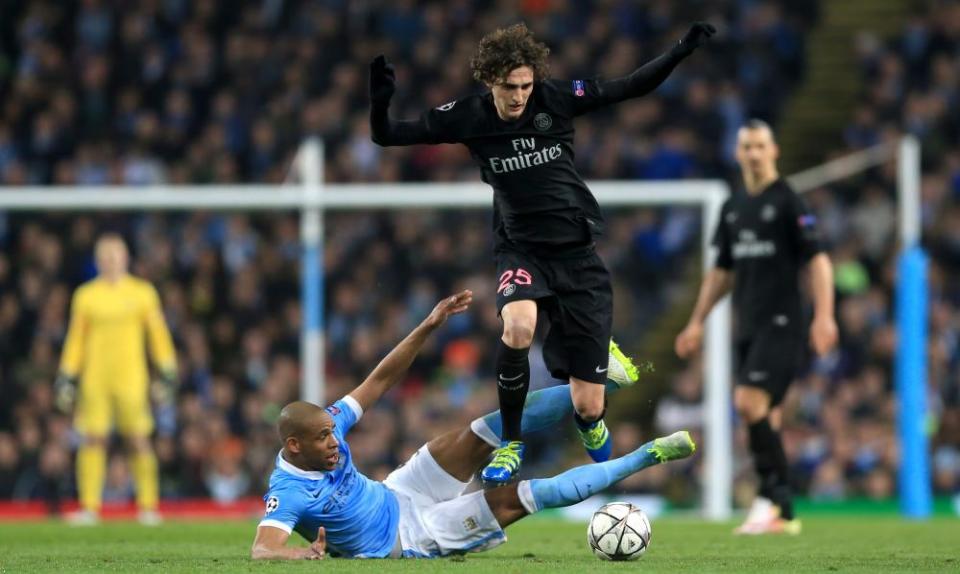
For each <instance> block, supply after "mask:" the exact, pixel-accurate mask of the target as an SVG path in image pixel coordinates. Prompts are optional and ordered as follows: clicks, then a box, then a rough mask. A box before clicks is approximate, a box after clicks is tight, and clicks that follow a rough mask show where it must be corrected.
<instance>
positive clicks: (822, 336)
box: [807, 251, 839, 356]
mask: <svg viewBox="0 0 960 574" xmlns="http://www.w3.org/2000/svg"><path fill="white" fill-rule="evenodd" d="M807 268H808V270H809V273H810V291H811V292H812V294H813V308H814V314H813V323H811V324H810V346H811V347H813V350H814V351H815V352H816V353H817V354H818V355H821V356H822V355H826V354H827V353H829V352H830V350H831V349H833V347H834V346H835V345H836V344H837V339H838V338H839V335H838V330H837V321H836V319H834V317H833V264H832V263H830V258H829V257H828V256H827V254H826V253H824V252H822V251H821V252H820V253H818V254H816V255H814V256H813V257H812V258H811V259H810V262H809V263H807Z"/></svg>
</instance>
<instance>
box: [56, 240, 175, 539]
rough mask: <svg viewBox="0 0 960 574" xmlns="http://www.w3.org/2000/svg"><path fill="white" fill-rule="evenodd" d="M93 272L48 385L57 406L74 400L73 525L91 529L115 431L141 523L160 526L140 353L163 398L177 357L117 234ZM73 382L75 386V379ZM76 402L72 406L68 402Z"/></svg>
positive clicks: (168, 395) (76, 298) (102, 243)
mask: <svg viewBox="0 0 960 574" xmlns="http://www.w3.org/2000/svg"><path fill="white" fill-rule="evenodd" d="M95 256H96V263H97V272H98V275H97V277H96V278H94V279H93V280H91V281H89V282H87V283H84V284H83V285H81V286H80V287H78V288H77V290H76V292H75V293H74V295H73V303H72V307H71V313H70V328H69V331H68V332H67V339H66V342H65V344H64V348H63V356H62V357H61V361H60V373H59V375H58V376H57V381H56V383H55V391H56V401H57V406H58V407H59V408H60V409H61V410H63V411H65V412H66V411H69V410H70V409H71V408H73V406H74V402H76V410H75V413H74V425H75V427H76V430H77V432H78V433H79V434H80V435H81V437H82V443H81V446H80V450H79V451H78V452H77V489H78V491H79V496H80V507H81V510H80V512H78V513H76V514H74V515H72V516H71V517H70V518H69V519H70V521H71V522H73V523H75V524H95V523H97V522H98V520H99V511H100V503H101V500H102V496H103V485H104V479H105V475H106V466H107V439H108V438H109V435H110V431H111V429H113V428H116V430H117V432H119V433H120V435H121V436H123V438H124V439H125V441H126V443H127V446H128V448H129V449H130V462H131V465H130V466H131V469H132V474H133V477H134V481H135V483H136V490H137V506H138V507H139V510H140V513H139V518H140V521H141V522H142V523H145V524H155V523H158V522H159V521H160V516H159V514H158V513H157V502H158V498H159V492H158V490H159V488H158V477H157V459H156V457H155V456H154V453H153V447H152V445H151V443H150V434H151V433H152V432H153V416H152V414H151V412H150V400H149V394H150V393H149V384H148V382H149V375H148V367H147V360H146V352H145V351H146V349H147V348H149V351H150V357H151V359H152V360H153V362H154V365H155V366H156V367H157V369H158V370H159V372H160V374H161V379H162V383H161V388H160V389H157V390H158V391H160V392H157V393H156V396H157V397H158V398H160V399H161V400H165V401H169V400H172V398H173V390H174V385H175V384H176V356H175V354H174V348H173V341H172V339H171V337H170V331H169V330H167V326H166V324H165V322H164V319H163V313H162V311H161V308H160V299H159V297H158V296H157V291H156V290H155V289H154V288H153V286H152V285H151V284H150V283H149V282H147V281H144V280H142V279H138V278H136V277H133V276H131V275H130V274H129V273H128V272H127V264H128V260H129V256H128V254H127V247H126V245H125V244H124V242H123V239H121V238H120V236H119V235H115V234H107V235H104V236H102V237H101V238H100V239H99V240H98V241H97V244H96V247H95ZM78 381H79V387H78V386H77V382H78ZM74 398H76V401H74Z"/></svg>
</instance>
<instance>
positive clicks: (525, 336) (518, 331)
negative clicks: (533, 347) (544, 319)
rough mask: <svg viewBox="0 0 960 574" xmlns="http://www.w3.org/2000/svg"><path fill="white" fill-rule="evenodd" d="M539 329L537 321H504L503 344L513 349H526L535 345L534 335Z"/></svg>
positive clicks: (526, 319)
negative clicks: (532, 344)
mask: <svg viewBox="0 0 960 574" xmlns="http://www.w3.org/2000/svg"><path fill="white" fill-rule="evenodd" d="M536 328H537V320H536V318H534V319H533V320H532V321H531V320H529V319H528V318H522V319H514V320H511V321H504V323H503V342H504V343H506V345H507V346H508V347H511V348H513V349H525V348H527V347H529V346H530V344H531V343H533V333H534V331H535V330H536Z"/></svg>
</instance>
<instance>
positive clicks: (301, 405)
mask: <svg viewBox="0 0 960 574" xmlns="http://www.w3.org/2000/svg"><path fill="white" fill-rule="evenodd" d="M472 297H473V294H472V293H471V292H470V291H463V292H461V293H458V294H457V295H454V296H452V297H448V298H446V299H444V300H443V301H441V302H440V303H438V304H437V306H436V307H435V308H434V309H433V311H432V312H431V313H430V316H429V317H427V318H426V319H425V320H424V321H423V322H422V323H421V324H420V325H419V326H418V327H417V328H416V329H414V330H413V332H412V333H410V334H409V335H408V336H407V337H406V338H405V339H404V340H403V341H401V342H400V344H399V345H397V347H396V348H394V349H393V350H392V351H391V352H390V353H389V354H388V355H387V356H386V358H384V359H383V361H381V362H380V364H379V365H377V368H376V369H374V371H373V373H371V374H370V376H369V377H367V379H366V380H365V381H364V382H363V383H362V384H361V385H360V386H359V387H357V388H356V389H354V391H353V392H351V393H350V394H349V395H347V396H345V397H343V398H342V399H340V400H339V401H337V402H335V403H334V404H333V405H331V406H329V407H327V408H326V409H323V408H321V407H318V406H316V405H313V404H310V403H306V402H301V401H298V402H294V403H290V404H289V405H287V406H286V407H284V409H283V411H282V412H281V414H280V420H279V421H278V431H279V433H280V438H281V440H282V441H283V449H282V450H281V451H280V453H279V454H278V455H277V466H276V469H275V470H274V472H273V475H272V476H271V477H270V487H269V491H268V492H267V494H266V496H264V500H265V501H266V513H265V515H264V517H263V519H262V520H261V521H260V524H259V525H258V527H257V535H256V539H255V540H254V542H253V548H252V550H251V556H252V557H253V558H256V559H264V558H286V559H308V560H315V559H320V558H324V557H325V556H326V555H327V553H328V552H329V553H330V554H331V555H333V556H343V557H351V558H388V557H390V558H400V557H410V558H413V557H418V558H432V557H437V556H446V555H449V554H462V553H466V552H479V551H482V550H489V549H490V548H493V547H495V546H498V545H499V544H501V543H503V542H504V541H506V535H505V534H504V532H503V529H504V528H506V527H507V526H508V525H510V524H513V523H514V522H516V521H517V520H520V519H521V518H523V517H524V516H527V515H528V514H533V513H535V512H538V511H540V510H543V509H544V508H554V507H559V506H569V505H572V504H576V503H578V502H580V501H581V500H584V499H585V498H587V497H589V496H591V495H593V494H595V493H597V492H600V491H602V490H604V489H606V488H607V487H609V486H611V485H613V484H615V483H617V482H619V481H620V480H623V479H624V478H626V477H628V476H630V475H631V474H634V473H636V472H639V471H640V470H643V469H644V468H647V467H649V466H653V465H655V464H659V463H661V462H667V461H670V460H677V459H681V458H685V457H688V456H690V455H691V454H693V452H694V450H695V448H696V447H695V445H694V444H693V441H692V440H691V439H690V435H689V434H688V433H687V432H686V431H681V432H677V433H674V434H672V435H670V436H668V437H664V438H658V439H656V440H653V441H651V442H648V443H646V444H644V445H642V446H641V447H640V448H638V449H637V450H635V451H633V452H631V453H629V454H627V455H625V456H622V457H620V458H616V459H612V460H609V461H607V462H602V463H596V464H588V465H585V466H581V467H577V468H574V469H572V470H568V471H567V472H564V473H562V474H560V475H557V476H555V477H553V478H547V479H534V480H522V481H520V482H518V483H514V484H509V485H507V486H504V487H501V488H496V489H492V490H486V491H483V490H480V491H475V492H470V493H466V494H464V493H465V492H466V490H467V487H468V486H469V484H470V481H471V480H472V479H473V476H474V475H475V474H476V473H477V471H479V470H480V469H481V468H482V467H483V465H484V464H485V463H486V462H487V460H488V459H489V457H490V454H491V453H492V452H493V450H494V448H495V447H497V446H498V445H499V442H500V441H499V430H500V429H499V425H500V415H499V413H492V414H489V415H487V416H485V417H482V418H480V419H477V420H475V421H473V423H471V425H470V427H464V428H461V429H459V430H455V431H451V432H449V433H446V434H444V435H442V436H440V437H439V438H436V439H434V440H432V441H430V442H429V443H428V444H426V445H424V446H423V447H421V448H420V450H418V451H417V452H416V453H415V454H414V455H413V456H412V457H411V458H410V460H408V461H407V462H406V463H405V464H404V465H402V466H401V467H400V468H398V469H396V470H395V471H393V472H392V473H391V474H390V475H389V476H388V477H387V478H386V480H384V481H383V482H377V481H374V480H371V479H369V478H367V477H366V476H364V475H363V474H361V473H360V472H359V471H358V470H357V469H356V467H355V466H354V464H353V460H352V457H351V454H350V448H349V446H348V445H347V442H346V435H347V433H348V432H349V431H350V428H351V427H352V426H353V425H354V424H356V423H357V421H358V420H359V419H360V417H361V416H362V415H363V412H364V410H366V409H368V408H370V407H371V406H372V405H373V404H374V403H375V402H376V401H377V400H378V399H379V398H380V397H381V396H383V394H384V393H385V392H387V391H388V390H389V389H390V388H391V387H393V385H395V384H396V383H398V382H399V381H401V380H402V378H403V376H404V374H405V373H406V371H407V369H408V368H409V366H410V364H411V363H412V362H413V359H414V357H416V355H417V353H418V352H419V350H420V348H421V347H422V346H423V344H424V343H425V342H426V339H427V337H428V336H429V335H430V333H432V332H433V331H434V330H436V329H437V328H438V327H439V326H440V325H442V324H443V323H444V322H445V321H446V319H447V318H448V317H449V316H450V315H453V314H456V313H461V312H463V311H465V310H466V309H467V308H468V307H469V305H470V303H471V301H472ZM611 371H612V372H611V374H610V375H609V376H610V378H611V382H610V383H608V389H611V390H615V389H616V388H618V387H623V386H629V385H632V384H633V383H635V382H636V377H635V376H633V377H631V376H629V375H626V373H625V372H623V370H622V369H611ZM633 372H636V371H635V370H633ZM572 410H573V404H572V403H571V399H570V393H569V391H568V389H567V388H566V386H559V387H552V388H548V389H544V390H541V391H538V392H536V393H533V394H531V395H530V397H529V398H528V400H527V403H526V406H525V408H524V416H523V432H524V433H530V432H535V431H538V430H541V429H544V428H548V427H550V426H552V425H554V424H556V423H557V422H559V421H561V420H564V419H566V418H568V417H569V416H570V413H571V412H572ZM294 530H296V531H297V532H298V533H300V534H301V535H302V536H303V537H304V538H306V539H307V540H313V543H312V544H311V545H310V546H309V547H307V548H292V547H287V546H286V542H287V539H288V538H289V537H290V534H291V533H292V532H293V531H294Z"/></svg>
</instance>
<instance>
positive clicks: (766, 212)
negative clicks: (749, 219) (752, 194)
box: [760, 205, 777, 221]
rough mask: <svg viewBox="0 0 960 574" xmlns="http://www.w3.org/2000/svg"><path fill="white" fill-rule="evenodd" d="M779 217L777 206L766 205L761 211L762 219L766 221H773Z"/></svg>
mask: <svg viewBox="0 0 960 574" xmlns="http://www.w3.org/2000/svg"><path fill="white" fill-rule="evenodd" d="M776 217H777V208H776V207H774V206H772V205H764V206H763V210H762V211H760V219H762V220H764V221H773V220H774V219H775V218H776Z"/></svg>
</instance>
